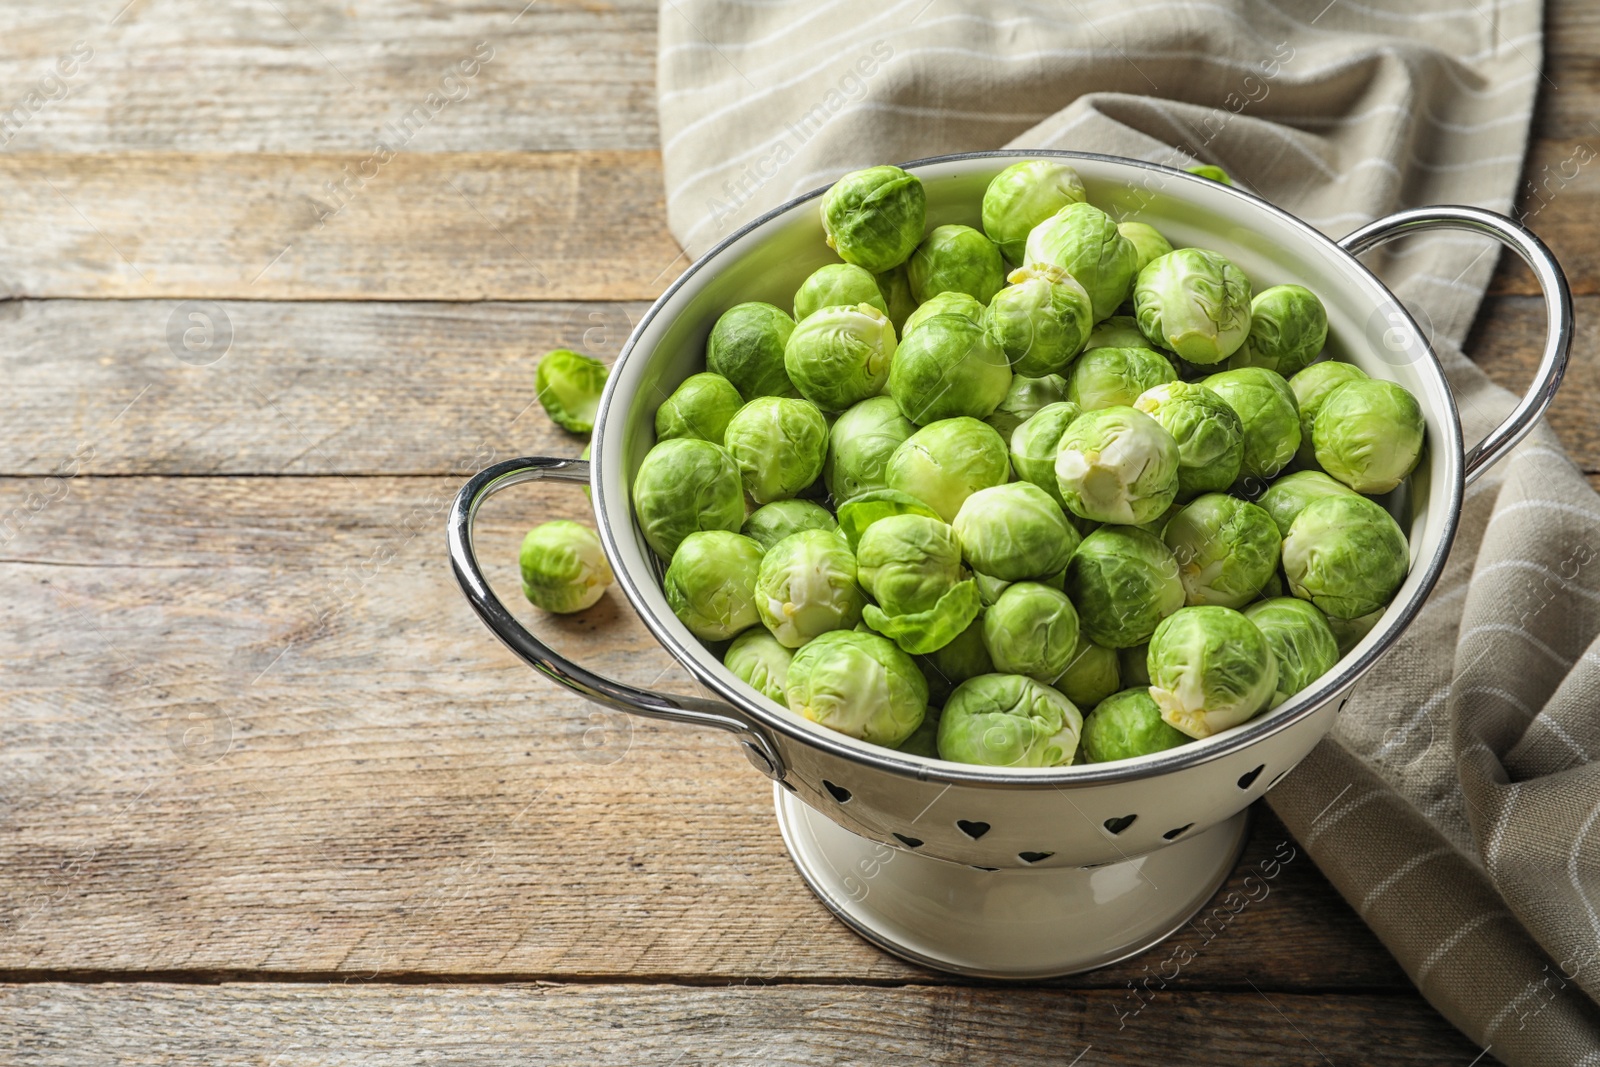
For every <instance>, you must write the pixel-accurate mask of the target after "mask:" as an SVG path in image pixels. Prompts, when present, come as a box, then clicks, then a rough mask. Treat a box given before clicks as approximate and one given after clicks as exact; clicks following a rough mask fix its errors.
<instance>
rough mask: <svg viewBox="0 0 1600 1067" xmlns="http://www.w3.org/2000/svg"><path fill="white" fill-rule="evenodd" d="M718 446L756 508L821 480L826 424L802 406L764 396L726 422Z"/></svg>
mask: <svg viewBox="0 0 1600 1067" xmlns="http://www.w3.org/2000/svg"><path fill="white" fill-rule="evenodd" d="M723 443H724V445H725V446H726V448H727V450H728V454H729V455H731V456H732V457H733V460H734V462H735V463H737V464H738V465H739V476H740V478H741V479H742V480H743V482H744V489H745V492H747V493H749V494H750V499H752V500H754V501H755V502H756V503H757V504H765V503H767V502H769V501H772V500H783V499H786V498H788V497H792V496H794V495H795V494H797V493H799V492H800V491H801V490H802V489H804V488H806V487H807V486H808V485H810V484H811V483H812V482H814V481H816V480H817V478H818V477H820V476H821V474H822V461H823V459H824V458H825V457H826V455H827V450H828V422H827V420H826V419H824V418H823V417H822V412H820V411H818V410H817V409H816V407H815V406H814V405H813V404H811V403H809V402H808V401H805V400H788V399H785V398H784V397H780V396H763V397H759V398H757V399H755V400H752V401H750V403H748V404H746V405H745V406H744V407H742V408H740V409H739V413H738V414H737V415H735V416H734V417H733V418H732V419H731V420H729V422H728V428H727V430H726V431H725V433H724V437H723Z"/></svg>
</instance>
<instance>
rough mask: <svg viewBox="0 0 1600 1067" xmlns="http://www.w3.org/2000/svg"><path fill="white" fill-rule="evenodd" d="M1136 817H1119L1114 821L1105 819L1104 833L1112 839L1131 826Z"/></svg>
mask: <svg viewBox="0 0 1600 1067" xmlns="http://www.w3.org/2000/svg"><path fill="white" fill-rule="evenodd" d="M1138 817H1139V816H1137V815H1119V816H1117V817H1116V818H1114V819H1107V820H1106V821H1105V827H1106V831H1107V832H1108V833H1110V834H1111V835H1112V836H1113V837H1114V836H1116V835H1117V834H1120V833H1122V831H1124V830H1126V829H1127V828H1128V827H1130V826H1132V825H1133V820H1135V819H1137V818H1138Z"/></svg>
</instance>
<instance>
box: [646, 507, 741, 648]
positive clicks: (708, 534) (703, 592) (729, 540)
mask: <svg viewBox="0 0 1600 1067" xmlns="http://www.w3.org/2000/svg"><path fill="white" fill-rule="evenodd" d="M760 569H761V546H760V545H759V544H757V543H756V542H755V541H754V540H752V539H751V538H748V537H745V536H743V535H741V534H736V533H729V532H728V531H726V530H701V531H699V532H697V533H692V534H690V535H689V536H688V537H685V538H684V539H683V544H681V545H679V546H678V551H676V552H674V553H673V554H672V564H671V565H670V566H668V567H667V574H666V577H665V578H664V579H663V581H662V586H663V588H664V589H665V591H666V594H667V604H668V606H670V607H671V608H672V613H673V614H674V615H676V616H677V617H678V621H679V622H681V623H683V624H684V625H685V626H687V627H688V628H689V632H690V633H692V634H694V635H695V636H696V637H698V638H699V639H700V640H702V641H726V640H727V639H728V638H730V637H732V636H733V635H734V634H736V633H738V632H740V631H741V630H748V629H749V628H750V627H752V626H754V625H756V624H757V623H758V622H760V621H761V618H760V616H759V615H757V614H756V602H755V588H756V573H757V572H758V571H759V570H760Z"/></svg>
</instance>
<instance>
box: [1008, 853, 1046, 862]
mask: <svg viewBox="0 0 1600 1067" xmlns="http://www.w3.org/2000/svg"><path fill="white" fill-rule="evenodd" d="M1054 855H1055V853H1054V852H1018V853H1017V859H1019V860H1021V861H1022V862H1023V863H1038V862H1039V861H1040V860H1047V859H1049V858H1050V857H1051V856H1054Z"/></svg>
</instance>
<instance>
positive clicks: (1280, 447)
mask: <svg viewBox="0 0 1600 1067" xmlns="http://www.w3.org/2000/svg"><path fill="white" fill-rule="evenodd" d="M1200 384H1201V385H1203V386H1205V387H1206V388H1207V389H1210V390H1211V391H1212V392H1213V393H1216V394H1217V395H1218V396H1220V397H1221V398H1222V399H1223V400H1224V401H1225V402H1226V403H1227V405H1228V406H1229V407H1230V408H1232V409H1233V411H1234V414H1236V415H1238V416H1239V422H1240V423H1241V424H1242V425H1243V426H1244V460H1243V462H1241V463H1240V465H1239V476H1240V477H1241V478H1249V479H1255V480H1258V481H1261V482H1265V481H1266V480H1267V479H1269V478H1271V477H1273V476H1274V475H1276V474H1277V473H1278V472H1279V471H1281V470H1283V468H1284V467H1286V466H1288V465H1289V461H1290V460H1291V459H1294V454H1295V450H1296V449H1298V448H1299V447H1300V409H1299V408H1298V407H1297V406H1296V405H1295V400H1294V393H1293V392H1291V391H1290V389H1289V383H1288V382H1286V381H1284V380H1283V375H1281V374H1278V373H1276V372H1275V371H1270V370H1267V369H1266V368H1265V367H1240V368H1239V369H1238V370H1225V371H1221V372H1219V373H1217V374H1213V375H1211V376H1210V377H1209V378H1204V379H1202V380H1201V382H1200Z"/></svg>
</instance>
